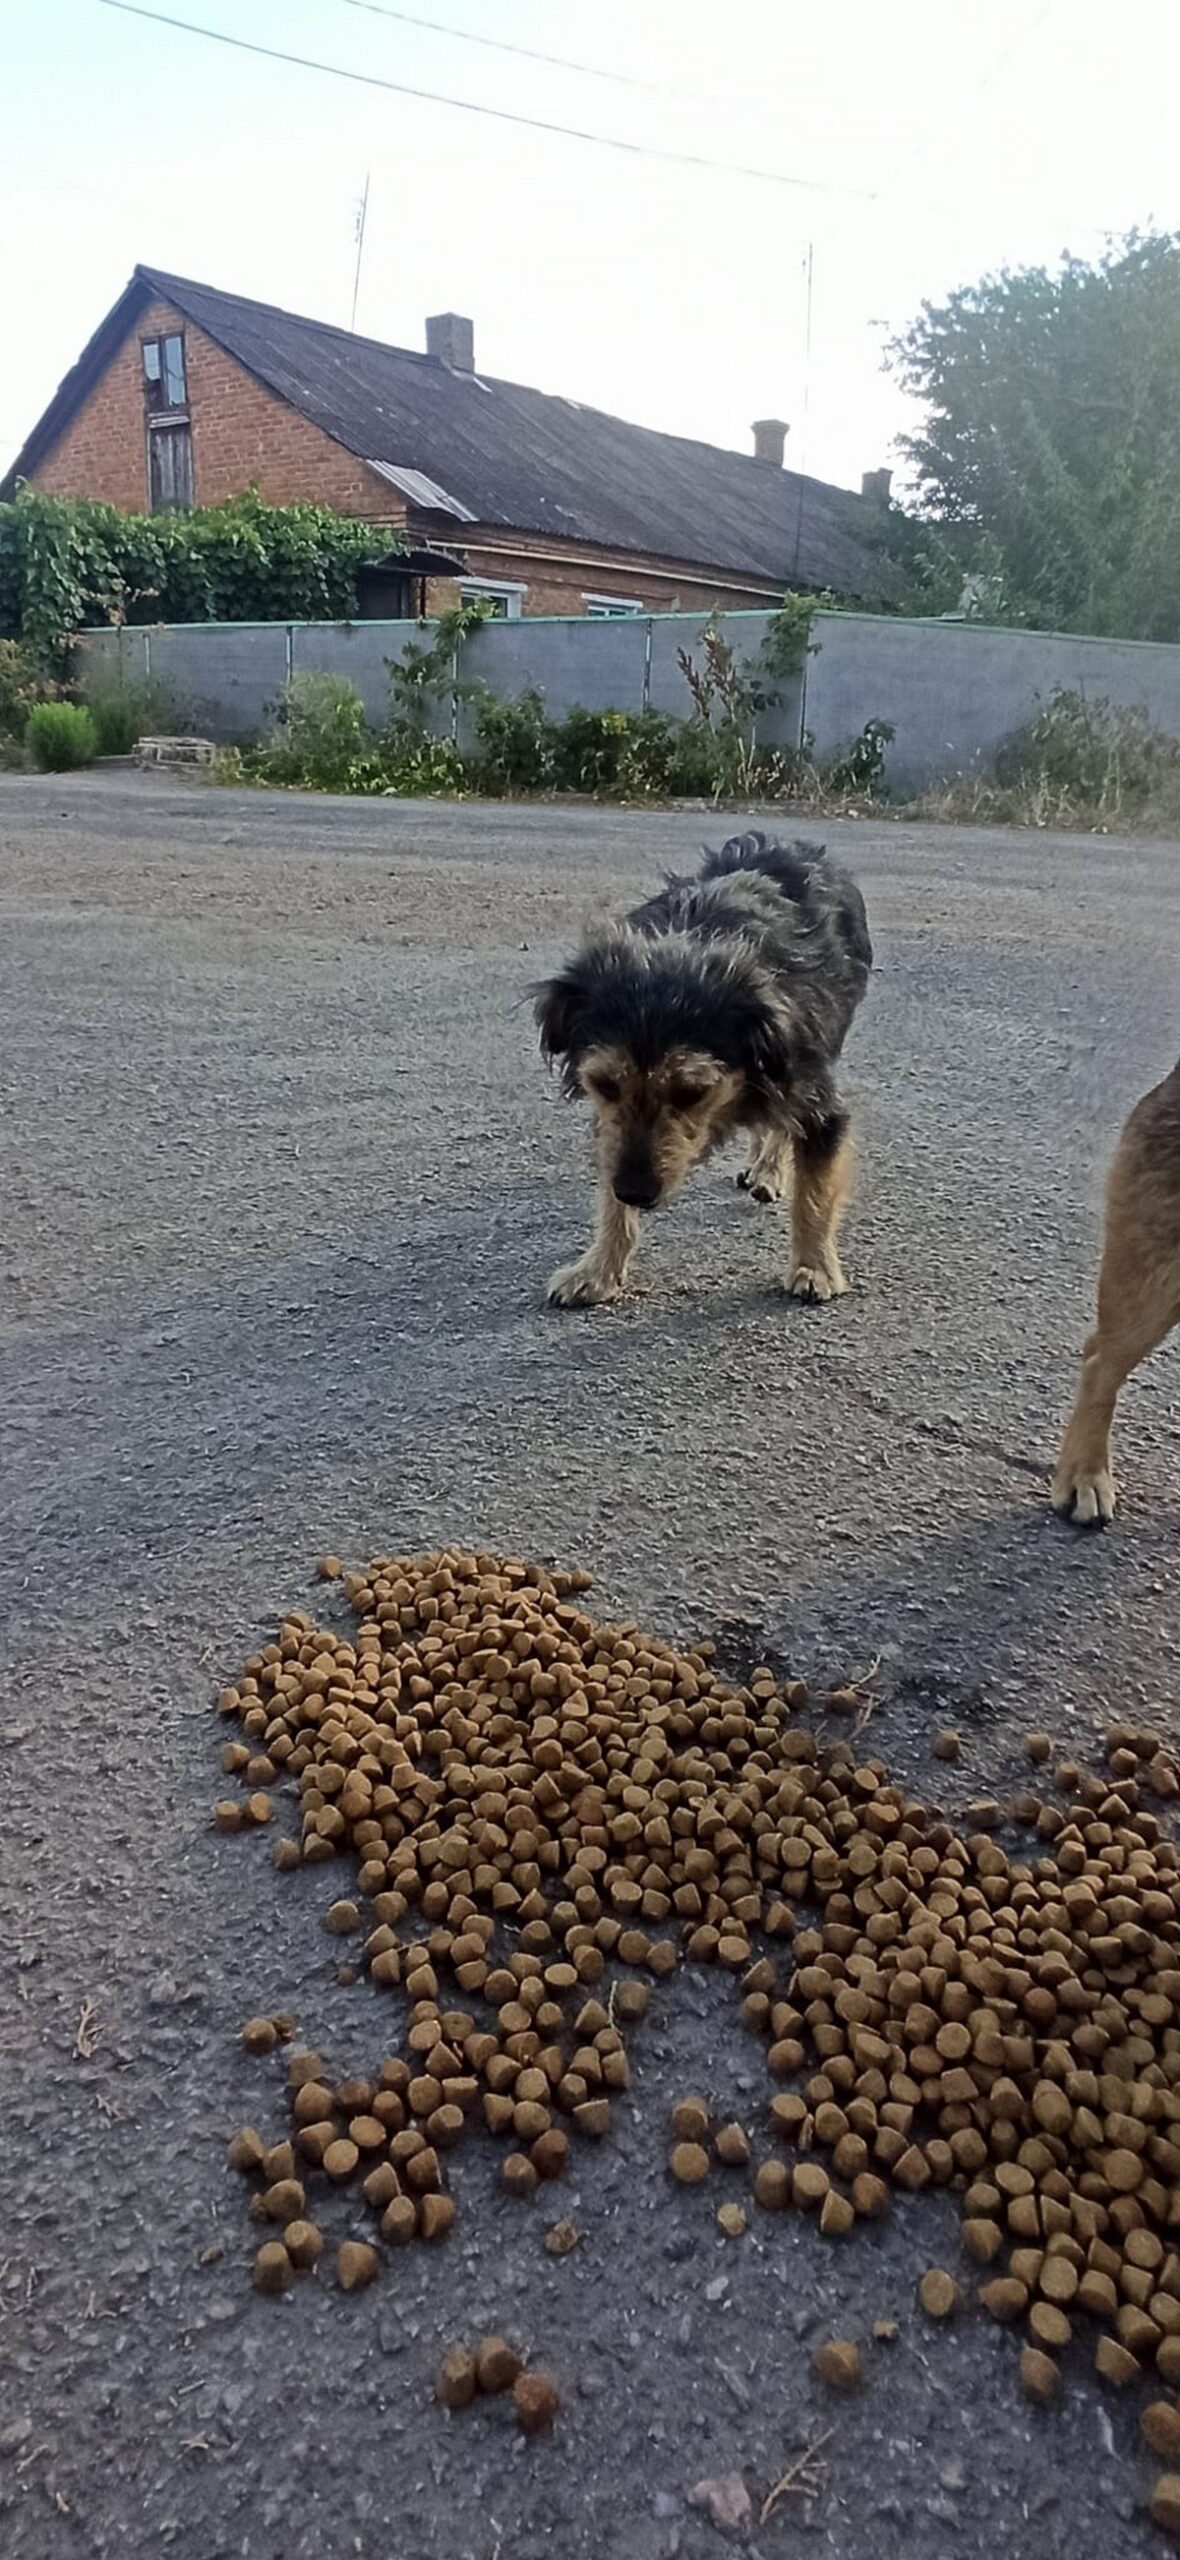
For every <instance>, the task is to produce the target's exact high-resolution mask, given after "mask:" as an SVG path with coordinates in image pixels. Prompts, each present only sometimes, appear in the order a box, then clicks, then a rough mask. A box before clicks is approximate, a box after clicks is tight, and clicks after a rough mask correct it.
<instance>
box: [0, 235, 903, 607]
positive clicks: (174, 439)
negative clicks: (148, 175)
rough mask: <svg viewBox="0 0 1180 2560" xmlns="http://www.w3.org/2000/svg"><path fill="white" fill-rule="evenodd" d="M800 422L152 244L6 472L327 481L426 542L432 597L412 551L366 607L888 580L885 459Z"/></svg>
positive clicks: (859, 590) (323, 491)
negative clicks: (801, 451) (352, 306)
mask: <svg viewBox="0 0 1180 2560" xmlns="http://www.w3.org/2000/svg"><path fill="white" fill-rule="evenodd" d="M786 434H787V430H786V428H785V426H784V425H783V424H782V422H781V421H780V420H777V419H773V418H769V419H762V420H760V421H759V422H758V423H757V425H756V426H755V428H754V430H753V435H754V450H753V452H752V453H750V454H738V453H729V452H726V451H724V450H722V448H720V447H719V446H716V445H707V444H701V443H698V442H696V441H694V440H693V439H692V438H690V437H687V436H672V435H662V434H657V433H656V432H655V431H654V430H653V429H651V428H648V427H637V426H631V425H629V424H628V423H627V422H626V421H625V420H623V419H621V418H612V417H608V416H605V415H604V414H603V413H602V412H600V411H598V410H595V409H588V408H586V407H584V406H583V405H582V404H581V403H580V402H578V401H574V400H563V399H560V398H558V397H555V396H554V395H552V394H550V393H547V392H542V391H532V390H528V389H525V388H523V387H522V386H520V385H519V384H516V383H508V382H500V381H496V380H493V379H491V378H489V377H488V376H486V375H483V374H481V373H479V372H477V370H476V366H475V350H474V342H473V330H472V325H471V322H470V321H469V320H466V319H462V318H460V317H459V316H458V315H456V314H455V313H443V314H441V315H439V316H438V317H436V318H434V319H430V320H428V321H427V323H426V352H425V354H422V355H419V354H416V353H412V352H410V351H409V350H407V349H405V348H402V347H387V346H382V345H380V344H378V342H377V341H376V340H374V339H371V338H360V337H356V336H355V335H353V334H352V333H350V332H349V331H348V330H346V329H336V328H331V327H329V326H328V325H327V324H326V323H324V322H322V321H318V320H304V319H300V318H297V317H296V316H294V315H293V314H292V313H290V312H286V311H279V310H275V309H273V308H271V306H270V305H268V304H266V303H260V302H247V301H244V300H243V299H242V298H241V297H240V296H239V295H237V294H230V293H218V292H215V291H214V290H213V289H212V288H210V287H209V286H206V285H199V284H191V283H188V282H186V281H185V280H184V279H183V278H182V277H180V276H170V275H165V274H162V273H161V272H160V271H159V270H158V269H156V268H154V267H137V268H136V270H135V273H134V275H133V276H132V279H131V282H130V284H129V285H128V286H127V289H126V291H125V292H124V293H123V294H121V295H120V297H119V300H118V301H117V302H116V303H115V305H114V307H113V309H112V310H111V311H109V312H108V314H107V316H106V318H105V320H103V322H102V323H101V325H100V327H99V328H98V329H97V330H96V331H95V334H94V336H93V337H92V339H91V340H90V343H89V345H88V346H87V347H86V348H85V349H84V350H83V353H82V354H81V356H80V357H79V359H78V362H77V364H76V365H75V366H74V367H73V370H72V371H71V372H70V373H68V374H67V375H66V378H65V380H64V382H63V383H62V384H61V387H60V389H59V390H58V391H57V393H56V394H55V396H54V398H53V399H52V400H51V401H50V404H49V407H48V408H47V410H46V411H45V414H44V416H43V417H42V418H41V419H40V420H39V422H38V424H37V425H36V426H35V427H34V429H33V431H32V434H31V435H30V436H29V438H28V440H27V442H26V444H25V446H24V449H23V451H22V452H21V454H20V455H19V456H18V458H17V460H16V462H15V463H14V464H13V466H12V469H11V471H10V472H9V473H8V475H7V477H6V479H5V481H4V483H3V486H2V488H0V495H4V496H11V495H12V493H13V491H14V489H15V487H16V485H17V483H18V482H19V481H21V480H27V481H29V482H31V483H32V485H33V486H34V487H35V488H37V489H42V490H46V491H53V492H55V493H57V494H59V495H61V496H69V497H84V498H102V499H106V500H108V501H109V502H110V503H111V504H112V505H114V506H117V507H121V508H126V509H129V510H132V511H141V510H143V509H145V508H148V509H153V510H155V509H163V508H169V507H185V506H191V505H194V504H199V505H202V506H213V505H216V504H217V503H218V502H219V501H220V500H222V499H225V498H227V497H230V496H232V495H233V494H234V493H235V492H237V491H239V490H243V489H246V488H249V487H251V486H254V487H256V488H257V490H258V491H259V494H260V496H262V497H263V498H265V499H267V500H268V501H270V502H271V503H274V504H288V503H290V502H291V501H293V500H296V499H314V500H316V501H317V502H318V503H319V504H321V505H324V506H329V507H334V508H337V509H339V510H341V511H342V512H344V513H348V514H354V515H361V516H366V517H371V518H372V519H373V521H374V522H375V523H378V524H383V525H384V524H388V525H389V526H390V527H391V528H394V527H396V528H397V531H398V533H399V535H400V536H401V537H402V540H403V542H408V544H409V546H410V550H411V554H412V555H414V566H415V568H416V569H417V570H418V571H419V573H420V574H419V575H418V576H417V577H416V578H415V580H414V581H413V582H412V583H413V585H414V587H415V589H416V593H415V595H414V596H413V598H411V594H410V592H409V590H410V586H411V581H410V580H409V578H408V577H407V575H406V571H407V566H408V564H407V562H406V561H405V560H404V559H403V560H402V561H401V562H395V561H393V560H392V559H391V562H390V564H389V571H388V573H387V574H385V575H383V574H382V573H381V572H378V573H377V574H376V576H375V577H373V578H371V580H370V586H369V592H368V597H367V600H366V607H365V609H366V610H367V611H369V612H378V613H384V614H397V613H407V612H410V611H421V610H423V608H424V606H425V604H426V601H427V598H429V605H430V609H431V610H437V609H438V607H439V606H440V605H442V604H444V603H447V602H450V601H453V600H454V596H455V594H456V592H458V591H463V592H466V593H479V594H483V595H484V596H486V597H487V598H488V599H489V600H490V602H491V603H492V605H493V608H494V610H495V611H497V612H499V613H502V614H506V615H516V614H519V613H522V612H524V613H561V614H570V613H573V614H582V613H586V614H600V615H612V614H626V613H633V612H640V611H649V610H655V611H674V610H676V609H678V608H679V609H683V610H685V611H692V610H695V609H696V608H697V607H705V608H708V607H709V606H712V605H714V604H716V605H724V606H729V607H741V606H758V605H763V604H766V603H767V602H770V603H774V602H777V601H778V599H779V598H780V596H781V595H782V592H783V590H784V588H786V587H793V588H797V589H804V590H809V591H811V592H816V593H818V592H824V591H828V592H832V593H834V594H835V595H837V596H839V597H840V598H841V599H842V600H844V601H846V602H850V603H859V604H867V605H880V604H883V603H887V602H888V600H889V596H890V593H891V587H892V574H891V571H890V568H889V564H888V562H887V561H886V560H885V559H884V557H883V555H882V553H881V551H880V549H879V547H878V545H877V543H876V541H875V539H874V534H875V530H876V526H877V524H878V521H879V516H880V508H881V497H882V494H883V493H886V492H887V490H888V473H880V472H876V473H874V472H869V473H867V474H866V475H865V480H864V483H863V484H862V490H861V494H860V495H859V496H857V495H855V494H854V493H853V492H852V491H850V490H845V489H838V488H833V487H831V486H830V485H829V484H828V483H826V482H824V481H822V480H814V479H810V478H807V477H805V476H803V475H802V474H800V473H797V472H792V471H788V470H787V469H785V468H784V450H785V440H786ZM433 572H437V573H441V574H432V573H433ZM428 580H429V585H428V584H427V581H428Z"/></svg>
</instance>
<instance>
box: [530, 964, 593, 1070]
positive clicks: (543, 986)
mask: <svg viewBox="0 0 1180 2560" xmlns="http://www.w3.org/2000/svg"><path fill="white" fill-rule="evenodd" d="M533 1012H534V1014H535V1016H536V1022H537V1029H538V1031H539V1032H540V1035H541V1048H542V1050H543V1052H544V1054H545V1056H546V1057H547V1058H566V1059H568V1058H570V1057H572V1055H573V1052H574V1050H575V1048H576V1047H577V1045H578V1032H579V1028H580V1025H581V1022H582V1020H583V1016H584V1003H583V995H582V989H581V987H580V986H579V984H578V981H577V979H576V977H575V975H574V973H573V971H572V970H570V969H564V970H562V972H561V974H560V975H559V976H558V977H556V978H543V979H542V980H541V982H540V984H539V985H537V986H535V987H534V988H533Z"/></svg>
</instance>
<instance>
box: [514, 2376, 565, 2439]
mask: <svg viewBox="0 0 1180 2560" xmlns="http://www.w3.org/2000/svg"><path fill="white" fill-rule="evenodd" d="M512 2403H513V2409H514V2412H515V2416H516V2423H517V2426H518V2427H519V2428H520V2431H521V2434H522V2435H526V2436H539V2435H543V2434H544V2433H545V2430H546V2428H547V2427H551V2426H552V2424H553V2421H554V2419H555V2417H556V2416H557V2412H558V2409H559V2408H560V2406H561V2403H560V2401H559V2400H558V2397H557V2387H556V2384H555V2383H553V2382H551V2381H550V2379H549V2376H548V2374H547V2373H521V2374H518V2375H517V2378H516V2381H515V2382H514V2384H513V2386H512Z"/></svg>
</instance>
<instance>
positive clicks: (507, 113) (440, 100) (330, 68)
mask: <svg viewBox="0 0 1180 2560" xmlns="http://www.w3.org/2000/svg"><path fill="white" fill-rule="evenodd" d="M99 6H100V7H101V8H104V9H117V10H118V11H119V14H120V16H121V17H125V18H146V19H147V20H148V21H149V23H150V24H151V25H152V26H156V27H173V28H175V29H176V30H177V31H178V32H179V33H180V34H181V35H186V36H202V37H203V38H204V39H205V40H206V42H208V43H210V44H224V45H228V46H229V47H230V48H231V49H232V51H233V52H235V53H251V54H254V55H256V56H257V58H258V59H259V60H260V61H262V62H283V63H291V64H293V65H294V66H295V68H296V70H299V71H316V72H318V73H319V74H320V76H321V77H322V78H324V79H328V80H348V81H351V82H352V83H353V84H354V86H356V87H359V88H362V89H384V90H388V91H389V92H390V93H391V94H392V95H393V96H395V97H399V98H417V99H421V100H424V101H425V103H426V104H427V105H428V106H432V107H453V108H457V109H458V110H459V111H460V112H461V113H462V114H463V115H469V116H489V117H491V119H492V120H493V122H494V123H496V124H512V125H526V126H527V127H528V128H529V130H530V131H531V132H533V133H552V134H557V135H558V136H560V138H561V140H562V141H563V142H588V143H593V144H594V145H595V146H596V147H597V148H598V149H599V150H600V151H621V152H624V153H625V154H626V155H627V156H628V158H630V159H634V160H663V161H667V162H670V163H671V164H672V165H674V166H675V167H677V168H681V169H711V170H715V171H718V172H720V173H721V174H722V175H723V176H725V177H728V178H753V179H756V180H757V181H758V182H759V184H761V185H763V186H768V187H791V188H794V189H797V190H799V191H801V192H803V193H805V194H808V195H830V196H858V197H860V198H861V200H862V201H863V202H871V201H872V198H871V194H870V190H869V189H868V188H867V187H846V186H841V185H839V184H838V183H837V182H835V181H830V180H827V179H824V178H796V177H792V176H790V175H789V174H788V172H787V171H786V170H785V169H759V168H753V167H748V166H747V165H746V163H745V162H743V161H739V160H714V159H711V158H710V157H709V156H708V154H707V153H705V152H701V151H675V150H672V149H671V148H666V147H664V146H663V145H661V144H659V143H654V142H630V141H628V140H626V139H625V138H624V136H623V135H622V134H617V133H591V132H589V131H588V130H587V129H586V128H585V127H584V126H582V125H575V124H556V123H554V122H551V121H550V119H549V118H548V117H545V116H526V115H520V114H517V113H515V112H514V111H513V109H512V108H511V107H489V106H485V105H484V104H483V102H482V101H481V100H480V99H478V98H453V97H451V96H449V95H448V94H447V93H446V91H444V90H441V89H422V88H418V87H415V86H414V85H413V84H412V83H411V82H410V81H408V80H387V79H385V78H383V77H382V76H381V75H380V74H379V73H378V72H376V71H351V70H349V69H347V68H346V66H345V65H344V64H343V63H342V62H317V61H315V60H313V58H312V57H311V55H309V54H305V53H285V52H283V51H281V50H280V48H279V47H278V46H277V45H270V44H253V43H251V42H250V40H249V38H248V37H246V36H231V35H227V34H226V33H225V32H224V30H223V29H222V28H221V27H201V26H197V25H196V24H195V23H194V21H193V20H192V19H191V18H173V17H169V16H167V15H165V13H164V11H163V10H162V9H144V8H141V7H139V6H138V5H137V0H99Z"/></svg>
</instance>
